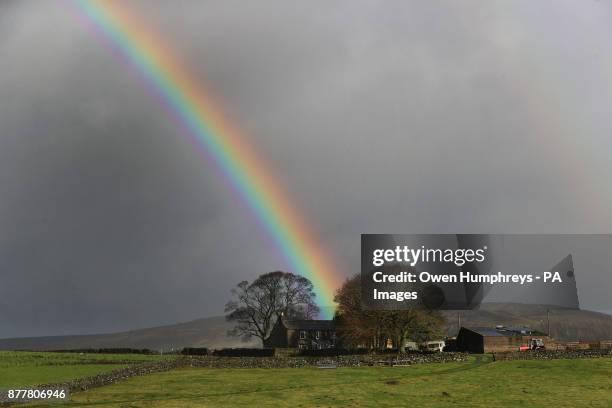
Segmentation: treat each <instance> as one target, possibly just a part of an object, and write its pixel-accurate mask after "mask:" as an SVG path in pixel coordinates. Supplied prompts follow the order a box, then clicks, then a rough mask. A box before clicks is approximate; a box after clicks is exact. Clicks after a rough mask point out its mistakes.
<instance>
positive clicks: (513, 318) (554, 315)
mask: <svg viewBox="0 0 612 408" xmlns="http://www.w3.org/2000/svg"><path fill="white" fill-rule="evenodd" d="M547 309H548V310H549V311H550V314H549V316H550V332H551V335H552V337H553V338H555V339H557V340H563V341H568V340H609V339H612V316H610V315H607V314H603V313H598V312H592V311H588V310H578V309H565V308H562V307H559V306H547V305H528V304H519V303H483V304H482V305H481V307H480V308H479V309H477V310H462V311H444V312H443V314H444V316H445V317H446V329H447V333H448V334H449V335H451V336H454V335H456V334H457V331H458V328H457V325H458V320H459V317H458V315H461V325H462V326H468V327H469V326H484V327H494V326H496V325H504V326H514V327H520V326H525V327H531V328H533V329H537V330H540V331H543V332H546V331H547V317H546V310H547Z"/></svg>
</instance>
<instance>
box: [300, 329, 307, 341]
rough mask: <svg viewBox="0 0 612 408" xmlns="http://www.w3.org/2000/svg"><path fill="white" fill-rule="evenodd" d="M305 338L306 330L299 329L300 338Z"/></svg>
mask: <svg viewBox="0 0 612 408" xmlns="http://www.w3.org/2000/svg"><path fill="white" fill-rule="evenodd" d="M305 338H306V330H300V339H302V340H304V339H305Z"/></svg>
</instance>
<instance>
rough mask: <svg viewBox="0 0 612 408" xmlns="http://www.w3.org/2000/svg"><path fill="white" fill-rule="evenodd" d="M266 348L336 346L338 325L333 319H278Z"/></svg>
mask: <svg viewBox="0 0 612 408" xmlns="http://www.w3.org/2000/svg"><path fill="white" fill-rule="evenodd" d="M264 347H266V348H297V349H305V350H320V349H327V348H334V347H336V325H335V323H334V321H333V320H286V319H282V318H281V319H278V321H277V322H276V324H275V325H274V328H273V329H272V332H271V333H270V336H269V337H268V338H267V339H266V340H264Z"/></svg>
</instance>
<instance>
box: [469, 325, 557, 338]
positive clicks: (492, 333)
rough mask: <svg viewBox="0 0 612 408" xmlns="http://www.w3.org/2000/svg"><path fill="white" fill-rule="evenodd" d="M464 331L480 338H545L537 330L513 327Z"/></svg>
mask: <svg viewBox="0 0 612 408" xmlns="http://www.w3.org/2000/svg"><path fill="white" fill-rule="evenodd" d="M463 328H464V329H466V330H470V331H472V332H474V333H478V334H480V335H481V336H486V337H503V336H516V335H534V336H545V335H546V333H542V332H539V331H537V330H533V329H529V328H525V327H523V328H513V327H503V328H496V327H463Z"/></svg>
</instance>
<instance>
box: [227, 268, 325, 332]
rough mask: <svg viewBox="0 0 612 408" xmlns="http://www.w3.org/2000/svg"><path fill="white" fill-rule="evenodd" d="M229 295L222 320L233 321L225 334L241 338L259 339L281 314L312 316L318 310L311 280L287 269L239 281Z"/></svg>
mask: <svg viewBox="0 0 612 408" xmlns="http://www.w3.org/2000/svg"><path fill="white" fill-rule="evenodd" d="M232 295H233V298H234V299H233V300H231V301H229V302H228V303H227V304H226V305H225V312H226V313H227V315H226V319H227V320H228V321H233V322H235V323H236V324H235V326H234V328H233V329H232V330H230V331H229V334H230V335H232V336H239V337H242V338H243V339H249V338H251V337H253V336H254V337H257V338H259V339H261V340H262V341H263V340H265V339H266V338H267V337H268V336H269V335H270V331H271V330H272V327H273V326H274V323H275V322H276V320H277V319H279V318H281V316H286V317H288V318H294V319H295V318H301V319H312V318H313V317H315V316H316V314H317V313H318V311H319V309H318V307H317V305H316V303H315V301H314V298H315V293H314V289H313V285H312V282H310V280H308V279H307V278H304V277H302V276H299V275H295V274H292V273H288V272H282V271H275V272H269V273H266V274H263V275H261V276H259V277H258V278H257V279H255V281H253V283H250V284H249V282H247V281H242V282H240V283H239V284H238V285H237V286H236V288H234V289H232Z"/></svg>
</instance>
